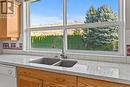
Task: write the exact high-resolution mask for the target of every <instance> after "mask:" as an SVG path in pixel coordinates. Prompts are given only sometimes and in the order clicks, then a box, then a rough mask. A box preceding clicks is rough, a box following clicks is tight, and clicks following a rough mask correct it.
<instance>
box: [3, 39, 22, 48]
mask: <svg viewBox="0 0 130 87" xmlns="http://www.w3.org/2000/svg"><path fill="white" fill-rule="evenodd" d="M2 46H3V49H16V50H22V47H23V44H22V43H19V42H17V41H4V42H3V43H2Z"/></svg>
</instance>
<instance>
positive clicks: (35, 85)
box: [18, 76, 42, 87]
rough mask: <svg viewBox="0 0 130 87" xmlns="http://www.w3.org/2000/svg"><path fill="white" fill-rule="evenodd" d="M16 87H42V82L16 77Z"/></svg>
mask: <svg viewBox="0 0 130 87" xmlns="http://www.w3.org/2000/svg"><path fill="white" fill-rule="evenodd" d="M18 87H42V80H39V79H35V78H31V77H26V76H18Z"/></svg>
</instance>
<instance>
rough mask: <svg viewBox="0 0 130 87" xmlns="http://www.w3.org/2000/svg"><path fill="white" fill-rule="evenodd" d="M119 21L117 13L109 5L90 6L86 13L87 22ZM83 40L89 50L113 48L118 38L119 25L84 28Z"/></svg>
mask: <svg viewBox="0 0 130 87" xmlns="http://www.w3.org/2000/svg"><path fill="white" fill-rule="evenodd" d="M112 21H117V15H116V14H115V13H114V11H113V9H112V8H111V7H109V6H107V5H103V6H101V7H99V8H98V9H97V10H96V8H95V7H93V6H92V7H90V9H89V11H88V12H87V14H86V20H85V23H95V22H112ZM83 40H84V43H85V47H86V49H88V50H112V48H113V47H112V45H113V41H115V40H118V27H117V26H109V27H101V28H88V29H84V34H83Z"/></svg>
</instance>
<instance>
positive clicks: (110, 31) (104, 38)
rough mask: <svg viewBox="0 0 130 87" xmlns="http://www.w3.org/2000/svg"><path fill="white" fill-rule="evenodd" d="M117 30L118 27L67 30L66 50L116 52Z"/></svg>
mask: <svg viewBox="0 0 130 87" xmlns="http://www.w3.org/2000/svg"><path fill="white" fill-rule="evenodd" d="M118 30H119V27H118V26H109V27H97V28H88V29H82V28H78V29H68V30H67V33H68V49H69V50H91V51H118V42H119V39H118Z"/></svg>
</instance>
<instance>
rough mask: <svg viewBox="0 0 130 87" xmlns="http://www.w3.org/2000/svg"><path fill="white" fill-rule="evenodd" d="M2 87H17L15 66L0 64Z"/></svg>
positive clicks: (0, 83)
mask: <svg viewBox="0 0 130 87" xmlns="http://www.w3.org/2000/svg"><path fill="white" fill-rule="evenodd" d="M0 87H17V78H16V67H15V66H9V65H3V64H0Z"/></svg>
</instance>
